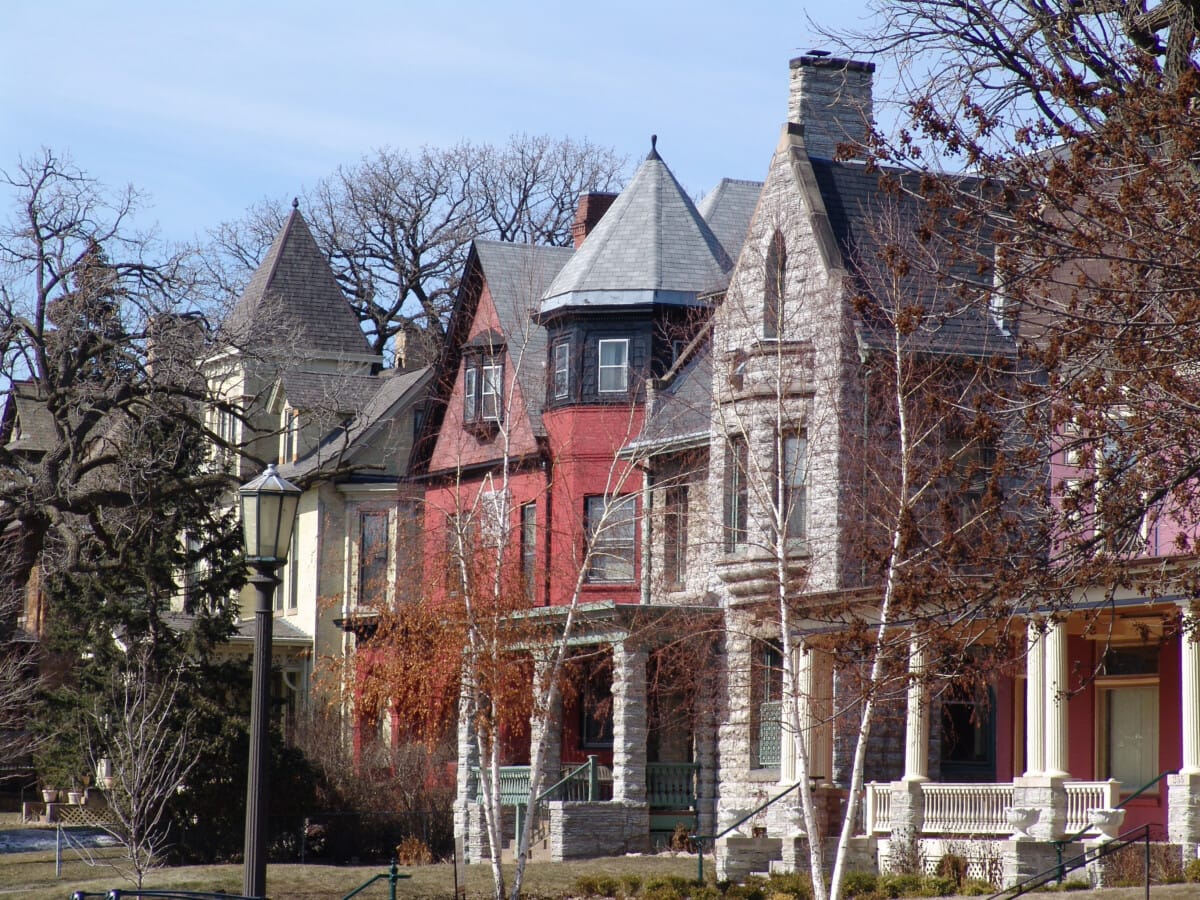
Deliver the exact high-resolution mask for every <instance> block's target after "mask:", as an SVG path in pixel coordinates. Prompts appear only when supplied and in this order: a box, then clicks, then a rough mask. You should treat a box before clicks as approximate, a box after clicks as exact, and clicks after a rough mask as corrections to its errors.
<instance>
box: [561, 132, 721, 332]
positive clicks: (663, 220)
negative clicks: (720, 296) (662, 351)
mask: <svg viewBox="0 0 1200 900" xmlns="http://www.w3.org/2000/svg"><path fill="white" fill-rule="evenodd" d="M732 268H733V263H732V261H731V260H730V257H729V254H728V253H726V251H725V248H724V247H722V246H721V242H720V240H719V239H718V238H717V236H716V235H715V234H714V233H713V231H712V229H711V228H709V226H708V223H707V222H705V221H704V218H703V217H702V216H701V215H700V213H699V211H698V210H697V209H696V206H695V204H693V203H692V201H691V200H690V199H689V198H688V196H687V193H686V192H685V191H684V190H683V188H682V187H680V186H679V182H678V181H676V180H675V176H674V175H672V174H671V170H670V169H668V168H667V166H666V163H664V162H663V161H662V159H661V158H660V157H659V155H658V153H657V152H654V151H652V152H651V153H650V155H649V156H648V157H647V158H646V160H645V162H643V163H642V164H641V165H640V166H639V167H638V170H637V171H636V172H635V173H634V175H633V178H632V179H631V180H630V182H629V184H628V185H626V187H625V190H623V191H622V192H621V195H620V196H619V197H617V199H616V200H615V201H613V205H612V206H611V207H609V209H608V212H606V213H605V214H604V217H603V218H602V219H601V220H600V221H599V222H598V223H597V225H596V227H595V228H594V229H593V230H592V232H591V234H589V235H588V236H587V239H586V240H585V241H584V242H583V244H582V245H581V246H580V247H579V249H578V250H577V251H576V252H575V255H574V256H572V257H571V260H570V262H568V263H567V264H566V265H565V266H563V269H562V271H561V272H560V273H559V274H558V277H557V278H555V279H554V283H553V284H552V285H550V288H549V290H547V291H546V296H545V298H544V299H543V301H542V304H541V312H542V314H543V315H546V314H550V313H553V312H554V311H555V310H558V309H561V308H563V307H571V306H593V307H604V306H633V305H643V304H650V303H672V304H691V303H695V302H696V298H697V295H699V294H705V293H709V292H712V291H717V290H721V289H722V288H724V287H725V286H726V285H727V284H728V283H729V271H730V269H732Z"/></svg>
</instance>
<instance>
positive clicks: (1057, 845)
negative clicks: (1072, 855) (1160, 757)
mask: <svg viewBox="0 0 1200 900" xmlns="http://www.w3.org/2000/svg"><path fill="white" fill-rule="evenodd" d="M1170 774H1171V770H1170V769H1168V770H1167V771H1165V772H1161V773H1159V774H1158V775H1156V776H1154V777H1153V778H1151V779H1150V780H1149V781H1147V782H1146V783H1145V784H1143V785H1142V786H1141V787H1140V788H1138V789H1137V790H1136V791H1134V792H1133V793H1132V794H1130V795H1129V796H1128V797H1126V798H1125V799H1124V800H1122V801H1121V802H1120V803H1118V804H1117V805H1116V807H1114V808H1115V809H1124V808H1125V804H1126V803H1128V802H1129V801H1130V800H1134V799H1136V798H1137V797H1139V796H1141V795H1142V794H1144V793H1145V792H1146V791H1148V790H1150V788H1152V787H1154V785H1156V784H1158V783H1159V782H1160V781H1162V780H1163V779H1164V778H1166V777H1167V776H1168V775H1170ZM1091 830H1092V828H1091V826H1090V825H1087V826H1084V827H1083V828H1081V829H1080V830H1079V831H1077V832H1075V833H1074V834H1069V835H1067V836H1066V837H1064V838H1059V839H1058V840H1057V841H1055V842H1054V852H1055V853H1056V854H1057V855H1058V865H1059V867H1060V868H1061V866H1062V864H1063V858H1062V856H1063V847H1064V846H1065V845H1067V844H1069V843H1071V842H1072V841H1074V840H1075V839H1076V838H1081V837H1083V836H1084V835H1085V834H1087V833H1088V832H1089V831H1091ZM1060 880H1061V879H1060Z"/></svg>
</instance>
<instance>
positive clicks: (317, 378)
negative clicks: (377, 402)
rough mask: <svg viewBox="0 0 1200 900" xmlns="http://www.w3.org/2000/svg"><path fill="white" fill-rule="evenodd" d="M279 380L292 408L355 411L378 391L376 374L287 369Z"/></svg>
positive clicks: (342, 411)
mask: <svg viewBox="0 0 1200 900" xmlns="http://www.w3.org/2000/svg"><path fill="white" fill-rule="evenodd" d="M280 381H281V383H282V387H283V393H284V396H285V397H287V401H288V404H289V405H290V406H291V407H292V408H293V409H318V410H321V411H322V412H328V413H344V414H352V413H356V412H358V410H360V409H362V408H363V404H365V403H366V402H367V399H368V398H369V397H370V396H371V395H372V394H374V393H375V392H376V391H377V390H379V378H378V377H376V376H373V375H343V374H341V373H317V372H286V373H284V374H283V375H282V376H281V377H280Z"/></svg>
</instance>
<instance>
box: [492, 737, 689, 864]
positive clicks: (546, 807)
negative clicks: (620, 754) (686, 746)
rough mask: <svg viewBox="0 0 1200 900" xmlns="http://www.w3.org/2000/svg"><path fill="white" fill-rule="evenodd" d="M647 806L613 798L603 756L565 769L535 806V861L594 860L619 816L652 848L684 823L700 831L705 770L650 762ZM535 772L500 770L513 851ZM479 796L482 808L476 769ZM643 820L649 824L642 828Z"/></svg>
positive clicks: (523, 768)
mask: <svg viewBox="0 0 1200 900" xmlns="http://www.w3.org/2000/svg"><path fill="white" fill-rule="evenodd" d="M644 771H645V785H646V790H645V803H644V804H641V803H629V802H627V801H618V800H614V798H613V794H614V792H613V772H612V768H611V767H610V766H605V765H601V764H600V763H599V762H598V757H597V756H595V755H592V756H589V757H588V761H587V762H586V763H584V764H583V765H580V766H576V767H572V768H567V767H563V768H562V769H561V770H560V775H561V777H560V779H559V780H558V781H557V782H556V783H553V784H551V785H549V786H548V787H547V788H546V789H545V790H543V791H542V792H541V793H540V794H539V795H538V796H537V798H535V800H534V804H533V807H534V809H533V815H534V816H535V817H536V818H535V821H534V825H533V830H532V836H531V839H530V852H531V855H532V856H535V857H536V856H542V857H543V858H551V859H571V858H582V857H587V856H592V855H595V853H594V844H595V841H596V839H597V833H598V832H603V830H604V829H603V824H602V823H603V822H604V821H605V819H606V818H611V817H612V816H611V815H609V814H613V815H616V817H617V819H619V820H620V823H619V824H620V828H619V830H620V831H621V832H622V834H624V832H626V831H628V830H629V829H630V827H631V826H632V827H636V828H638V830H639V831H640V832H641V834H642V835H644V838H645V842H646V844H647V846H651V847H653V846H656V845H658V846H661V845H665V844H666V843H668V842H669V840H670V837H671V834H672V833H673V831H674V830H675V827H676V826H677V825H678V824H680V823H683V824H685V825H686V826H687V827H688V828H689V829H693V830H694V829H695V827H696V803H697V781H698V777H699V771H700V766H699V765H698V764H696V763H647V764H646V766H645V770H644ZM530 772H531V770H530V767H529V766H503V767H501V769H500V778H499V795H500V805H501V807H502V808H503V809H504V811H505V823H506V826H508V827H507V828H506V831H507V832H508V833H509V834H510V835H511V836H512V845H511V846H512V847H515V846H516V842H517V840H518V839H519V837H520V833H521V828H522V826H523V824H524V820H525V817H526V816H527V815H529V807H530ZM474 774H475V776H476V777H475V783H476V785H477V786H478V790H477V792H476V796H475V803H476V805H477V806H479V805H480V804H482V802H483V795H482V778H480V777H479V772H478V770H477V769H476V770H475V772H474ZM579 818H583V819H585V820H586V821H587V823H588V827H587V828H586V829H580V828H578V827H575V828H572V827H570V824H569V822H570V820H578V819H579ZM642 819H644V824H642V825H640V827H639V826H638V825H637V823H638V822H640V821H641V820H642Z"/></svg>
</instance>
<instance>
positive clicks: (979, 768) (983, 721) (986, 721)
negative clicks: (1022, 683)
mask: <svg viewBox="0 0 1200 900" xmlns="http://www.w3.org/2000/svg"><path fill="white" fill-rule="evenodd" d="M994 707H995V702H994V700H993V698H992V694H991V689H990V688H987V687H982V686H978V687H977V686H973V685H963V684H954V685H952V686H951V687H950V688H949V690H948V691H947V692H946V695H945V697H944V699H943V701H942V733H941V758H942V777H943V778H946V779H951V778H952V780H954V781H964V782H990V781H994V780H995V777H996V760H995V754H994V748H995V746H996V742H995V738H994V720H993V716H992V710H993V708H994Z"/></svg>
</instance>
